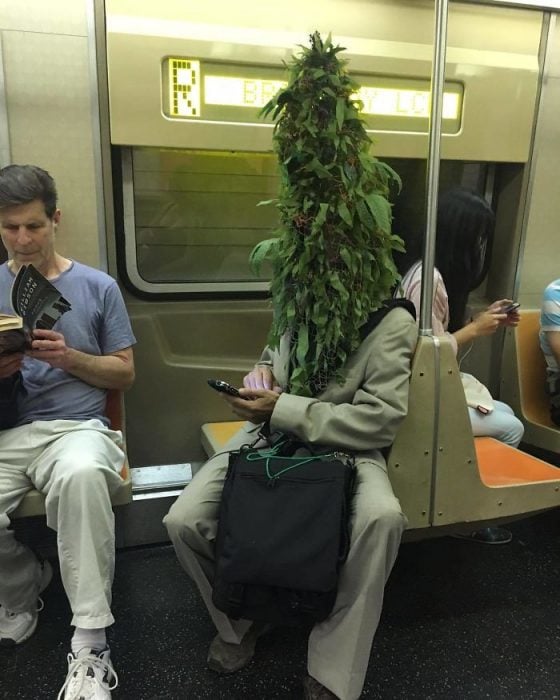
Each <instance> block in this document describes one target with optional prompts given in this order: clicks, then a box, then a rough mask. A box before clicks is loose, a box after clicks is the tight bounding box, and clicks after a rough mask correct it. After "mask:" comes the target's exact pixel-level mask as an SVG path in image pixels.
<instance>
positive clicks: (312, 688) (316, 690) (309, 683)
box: [303, 675, 338, 700]
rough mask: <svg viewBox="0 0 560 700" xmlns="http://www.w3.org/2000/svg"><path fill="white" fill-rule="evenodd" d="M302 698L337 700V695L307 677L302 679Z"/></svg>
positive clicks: (308, 699) (307, 699) (309, 699)
mask: <svg viewBox="0 0 560 700" xmlns="http://www.w3.org/2000/svg"><path fill="white" fill-rule="evenodd" d="M303 697H304V700H338V696H337V695H335V694H334V693H331V691H330V690H329V689H328V688H325V686H324V685H322V684H321V683H319V681H318V680H316V679H315V678H313V676H309V675H308V676H306V677H305V678H304V679H303Z"/></svg>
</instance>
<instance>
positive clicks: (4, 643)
mask: <svg viewBox="0 0 560 700" xmlns="http://www.w3.org/2000/svg"><path fill="white" fill-rule="evenodd" d="M37 620H38V616H36V617H35V620H34V622H33V624H32V625H31V627H30V628H29V629H28V630H27V631H26V633H25V634H24V635H23V637H21V638H20V639H17V640H15V639H6V638H5V637H2V638H1V639H0V647H3V648H6V647H15V646H19V645H20V644H23V643H24V642H26V641H27V640H28V639H29V637H31V636H32V635H33V633H34V632H35V630H36V629H37Z"/></svg>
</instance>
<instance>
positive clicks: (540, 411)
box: [515, 311, 556, 428]
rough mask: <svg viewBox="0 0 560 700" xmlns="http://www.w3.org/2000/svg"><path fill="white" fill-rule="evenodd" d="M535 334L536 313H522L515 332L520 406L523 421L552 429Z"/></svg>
mask: <svg viewBox="0 0 560 700" xmlns="http://www.w3.org/2000/svg"><path fill="white" fill-rule="evenodd" d="M539 331H540V311H525V312H523V313H522V314H521V320H520V322H519V326H518V327H517V329H516V331H515V340H516V343H517V357H518V371H519V384H520V390H521V405H522V409H523V413H524V415H525V417H526V418H527V420H529V421H531V422H532V423H536V424H537V425H545V426H547V427H550V428H556V426H555V425H554V423H553V422H552V421H551V420H550V413H549V405H548V396H547V395H546V392H545V378H546V362H545V359H544V355H543V353H542V350H541V347H540V343H539Z"/></svg>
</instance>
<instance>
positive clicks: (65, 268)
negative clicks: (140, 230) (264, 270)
mask: <svg viewBox="0 0 560 700" xmlns="http://www.w3.org/2000/svg"><path fill="white" fill-rule="evenodd" d="M60 216H61V213H60V210H59V209H58V208H57V193H56V188H55V183H54V181H53V179H52V177H51V176H50V175H49V174H48V173H47V172H46V171H44V170H42V169H41V168H38V167H36V166H32V165H10V166H7V167H5V168H3V169H2V170H0V229H1V236H2V241H3V243H4V246H5V247H6V250H7V251H8V256H9V259H8V261H7V262H6V263H4V264H3V265H2V266H0V312H3V313H13V311H12V309H11V307H10V291H11V287H12V283H13V281H14V278H15V275H16V273H17V272H18V270H19V269H20V268H21V266H22V265H27V264H30V263H31V264H33V266H34V267H36V268H37V269H38V270H39V271H40V272H41V273H42V274H43V275H44V276H45V277H46V278H47V279H49V280H50V281H51V283H52V284H53V285H54V286H55V287H56V288H57V289H58V290H59V291H60V293H61V294H62V295H63V296H64V297H65V299H67V300H68V301H69V302H70V303H71V307H72V308H71V311H69V312H68V313H66V314H64V316H62V317H61V318H60V319H59V321H58V322H57V323H56V325H55V328H54V329H53V330H45V329H43V330H36V331H34V333H33V339H32V344H31V349H29V350H26V351H25V353H17V354H11V355H0V379H7V378H8V377H10V376H12V375H13V374H15V373H16V372H18V371H21V374H22V377H23V386H24V391H23V392H21V393H20V395H19V396H18V404H17V419H16V421H15V425H14V427H11V428H8V429H4V430H1V431H0V572H1V575H0V646H10V645H16V644H21V643H22V642H24V641H25V640H26V639H28V638H29V637H30V636H31V635H32V634H33V632H34V631H35V628H36V626H37V610H38V601H39V595H40V593H41V591H43V590H44V588H45V587H46V586H47V585H48V584H49V581H50V579H51V576H52V569H51V566H50V564H49V562H48V561H39V560H38V559H37V558H36V557H35V556H34V554H33V553H32V552H31V551H30V550H29V549H28V548H27V547H24V546H23V545H22V544H21V543H19V542H18V541H17V540H16V539H15V537H14V533H13V531H12V530H11V529H10V528H9V526H10V513H11V512H13V511H14V510H15V509H16V508H17V506H18V504H19V503H20V501H21V500H22V499H23V497H24V496H25V494H26V492H27V491H29V490H30V489H31V488H32V487H33V486H34V487H36V488H37V489H38V490H39V491H41V492H42V493H44V494H45V495H46V515H47V525H48V526H49V527H51V528H52V529H54V530H56V531H57V542H58V555H59V562H60V572H61V577H62V583H63V586H64V589H65V591H66V594H67V596H68V599H69V602H70V607H71V609H72V613H73V618H72V625H74V626H75V629H74V634H73V637H72V641H71V653H70V654H69V656H68V675H67V678H66V681H65V683H64V685H63V686H62V689H61V691H60V694H59V696H58V697H59V698H63V699H64V700H83V699H85V698H95V699H96V700H101V699H103V698H105V699H106V698H110V696H111V692H110V691H111V688H112V687H115V686H116V684H117V677H116V674H115V673H114V671H113V668H112V665H111V660H110V654H109V648H108V646H107V640H106V635H105V628H106V627H107V626H108V625H111V624H112V623H113V622H114V618H113V615H112V614H111V607H110V606H111V585H112V580H113V572H114V566H115V541H114V516H113V512H112V509H111V494H112V493H113V492H116V491H117V490H118V489H119V488H120V487H121V485H122V479H121V476H120V471H121V469H122V466H123V461H124V453H123V449H122V448H123V444H122V435H121V433H120V432H117V431H114V430H111V429H110V428H109V427H108V425H107V423H108V421H107V419H106V418H105V401H106V394H107V389H119V390H122V389H127V388H128V387H129V386H130V385H131V384H132V382H133V379H134V362H133V356H132V348H131V346H132V345H133V343H134V342H135V339H134V336H133V334H132V330H131V327H130V322H129V319H128V315H127V313H126V309H125V306H124V302H123V299H122V296H121V294H120V291H119V289H118V287H117V284H116V282H115V281H114V280H113V279H112V278H111V277H109V276H108V275H106V274H105V273H103V272H100V271H98V270H94V269H92V268H90V267H87V266H85V265H82V264H80V263H78V262H75V261H73V260H70V259H68V258H65V257H63V256H62V255H60V254H59V253H57V252H56V248H55V245H56V243H55V232H56V228H57V224H58V223H59V221H60ZM31 672H33V671H32V669H31Z"/></svg>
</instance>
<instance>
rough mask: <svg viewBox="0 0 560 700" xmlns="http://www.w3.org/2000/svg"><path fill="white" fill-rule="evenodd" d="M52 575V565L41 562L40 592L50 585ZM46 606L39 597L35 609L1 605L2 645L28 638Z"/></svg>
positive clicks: (7, 645) (0, 633) (16, 642)
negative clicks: (21, 610)
mask: <svg viewBox="0 0 560 700" xmlns="http://www.w3.org/2000/svg"><path fill="white" fill-rule="evenodd" d="M52 575H53V571H52V566H51V565H50V564H49V562H48V561H46V560H45V561H44V562H42V563H41V582H40V584H39V593H42V592H43V591H44V590H45V588H46V587H47V586H48V585H49V583H50V582H51V579H52ZM44 607H45V606H44V603H43V600H42V599H41V598H37V605H36V607H35V608H34V609H32V610H24V611H23V612H11V611H10V610H7V609H6V608H5V607H4V606H3V605H0V647H11V646H15V645H16V644H22V643H23V642H25V641H26V640H28V639H29V637H31V635H32V634H33V632H35V630H36V628H37V620H38V617H39V616H38V614H37V613H39V612H40V611H41V610H42V609H43V608H44Z"/></svg>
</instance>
